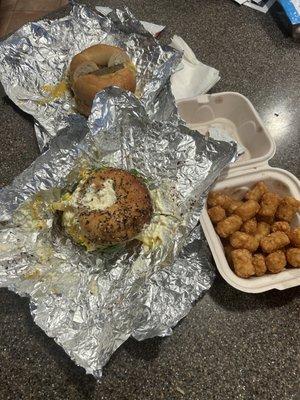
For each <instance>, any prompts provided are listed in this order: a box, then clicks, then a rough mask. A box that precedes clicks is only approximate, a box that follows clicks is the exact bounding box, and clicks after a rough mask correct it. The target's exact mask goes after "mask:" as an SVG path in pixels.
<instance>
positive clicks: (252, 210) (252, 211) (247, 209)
mask: <svg viewBox="0 0 300 400" xmlns="http://www.w3.org/2000/svg"><path fill="white" fill-rule="evenodd" d="M258 210H259V204H258V202H257V201H255V200H247V201H245V203H243V204H242V205H240V206H239V207H238V208H237V209H236V210H235V212H234V213H235V214H236V215H238V216H239V217H241V218H242V220H243V221H244V222H245V221H248V219H251V218H253V217H254V216H255V215H256V214H257V212H258Z"/></svg>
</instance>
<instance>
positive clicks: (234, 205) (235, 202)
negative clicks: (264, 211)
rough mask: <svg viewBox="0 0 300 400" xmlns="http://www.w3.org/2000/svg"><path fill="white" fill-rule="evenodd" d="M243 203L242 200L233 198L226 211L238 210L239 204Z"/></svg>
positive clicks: (229, 212)
mask: <svg viewBox="0 0 300 400" xmlns="http://www.w3.org/2000/svg"><path fill="white" fill-rule="evenodd" d="M242 204H243V202H242V201H240V200H235V199H232V201H231V203H230V204H229V205H228V207H227V210H226V211H227V212H228V214H233V213H234V212H235V210H236V209H237V208H238V207H239V206H241V205H242Z"/></svg>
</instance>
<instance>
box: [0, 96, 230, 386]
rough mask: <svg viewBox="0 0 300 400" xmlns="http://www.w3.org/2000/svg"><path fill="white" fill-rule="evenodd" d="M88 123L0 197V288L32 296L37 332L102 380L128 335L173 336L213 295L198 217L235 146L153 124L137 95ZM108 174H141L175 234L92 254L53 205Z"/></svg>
mask: <svg viewBox="0 0 300 400" xmlns="http://www.w3.org/2000/svg"><path fill="white" fill-rule="evenodd" d="M88 126H89V132H88V133H86V132H83V131H81V129H78V130H77V131H73V130H69V129H68V128H67V129H65V131H64V132H63V134H61V135H59V136H57V137H56V138H55V139H54V141H53V146H51V147H50V148H49V149H48V150H47V151H46V152H45V153H43V154H42V155H41V156H40V157H39V158H38V159H37V160H36V161H35V162H34V163H33V164H32V166H31V167H30V168H28V169H27V170H26V171H24V172H23V173H22V174H21V175H20V176H19V177H17V178H16V179H15V180H14V182H13V183H12V185H10V186H8V187H5V188H4V189H2V190H1V191H0V216H1V222H0V285H1V286H4V287H8V288H9V289H11V290H13V291H15V292H17V293H19V294H20V295H22V296H29V297H30V300H31V303H30V304H31V305H30V307H31V313H32V316H33V318H34V321H35V323H36V324H37V325H39V326H40V327H41V328H42V329H43V330H44V331H45V332H46V334H47V335H49V336H51V337H53V338H54V339H55V341H56V342H57V343H58V344H59V345H61V346H62V347H63V348H64V350H65V351H66V352H67V353H68V354H69V356H70V357H71V358H72V359H73V360H74V361H75V363H76V364H78V365H80V366H82V367H84V368H85V369H86V372H87V373H90V374H93V375H94V376H95V377H97V378H99V377H100V376H101V370H102V367H103V366H104V364H105V363H106V362H107V361H108V359H109V358H110V356H111V354H112V353H113V352H114V351H115V350H116V349H117V348H118V347H119V346H120V345H121V344H122V343H123V342H124V341H125V340H126V339H127V338H128V337H129V336H131V335H132V336H133V337H135V338H136V339H138V340H142V339H145V338H149V337H153V336H157V335H160V336H164V335H169V334H170V333H171V332H172V327H173V326H174V325H176V323H177V322H178V321H179V320H180V319H181V318H183V317H184V316H185V315H186V314H187V313H188V311H189V310H190V308H191V306H192V303H193V301H194V300H196V299H197V298H198V297H199V296H200V295H201V294H202V293H203V292H204V291H205V290H207V289H209V287H210V286H211V284H212V281H213V278H214V268H213V267H212V264H211V260H210V252H209V250H208V248H207V245H206V242H205V240H204V238H203V236H202V235H201V232H200V227H199V224H198V221H199V215H200V212H201V208H202V202H203V199H204V194H205V193H206V192H207V190H208V188H209V187H210V185H211V184H212V183H213V181H214V180H215V178H216V177H217V175H218V174H219V173H220V171H221V170H222V169H223V168H224V167H225V166H226V165H227V164H228V163H229V162H230V161H231V160H232V158H233V157H234V156H235V155H236V144H235V143H234V142H231V143H228V142H222V141H215V140H213V139H210V138H205V137H204V136H202V135H200V134H199V133H198V132H195V131H191V130H189V129H188V128H186V127H185V126H183V125H180V124H179V125H176V124H174V123H169V122H158V121H152V120H151V119H150V118H149V116H148V115H147V112H146V110H145V108H144V107H143V106H142V104H141V102H140V101H139V100H138V99H137V98H136V97H135V96H134V95H132V94H130V93H126V92H123V91H121V90H120V89H118V88H109V89H106V90H105V91H103V92H101V93H99V94H98V95H97V96H96V98H95V100H94V105H93V110H92V114H91V116H90V118H89V121H88ZM103 165H109V166H114V167H118V168H123V169H127V170H134V171H138V173H139V174H142V175H143V176H144V177H145V178H146V182H147V185H148V187H149V190H150V193H152V194H153V193H160V198H161V200H162V203H161V204H164V207H165V208H164V210H165V215H169V216H170V218H171V220H172V230H171V231H170V232H169V234H168V235H166V237H165V238H164V240H163V241H162V242H161V243H160V244H158V245H157V246H156V247H153V248H147V247H146V246H145V245H144V243H141V242H140V241H133V242H131V243H129V244H128V245H127V246H121V247H117V248H115V249H113V251H108V252H107V251H105V252H100V251H94V252H87V251H86V250H84V249H83V248H82V247H81V246H78V245H75V244H74V243H73V242H72V241H71V240H70V238H68V236H67V235H66V234H65V233H64V231H63V229H62V228H61V227H60V226H59V224H57V214H56V213H55V212H53V211H51V207H50V206H51V204H53V202H54V201H57V200H58V199H59V198H60V196H61V194H62V193H63V191H64V190H66V189H67V190H69V188H70V187H71V186H72V185H73V182H74V181H76V179H78V178H77V176H78V171H80V170H82V168H99V167H100V166H103ZM156 217H157V216H153V221H156V220H155V218H156ZM173 217H174V218H173ZM175 217H176V218H175ZM158 218H160V217H159V216H158ZM166 218H167V217H166ZM168 218H169V217H168ZM172 218H173V219H172ZM151 224H152V222H151ZM151 224H150V226H151ZM147 229H148V228H146V229H145V232H146V231H147Z"/></svg>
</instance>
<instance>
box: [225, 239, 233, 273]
mask: <svg viewBox="0 0 300 400" xmlns="http://www.w3.org/2000/svg"><path fill="white" fill-rule="evenodd" d="M233 250H235V249H234V248H233V247H232V246H231V244H230V243H227V244H225V245H224V253H225V256H226V259H227V261H228V264H229V265H230V266H231V267H232V266H233V262H232V256H231V252H232V251H233Z"/></svg>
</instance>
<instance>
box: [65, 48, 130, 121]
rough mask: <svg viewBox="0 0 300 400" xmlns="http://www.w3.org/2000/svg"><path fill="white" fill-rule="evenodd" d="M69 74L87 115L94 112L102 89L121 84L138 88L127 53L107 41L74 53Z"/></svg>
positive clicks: (80, 108)
mask: <svg viewBox="0 0 300 400" xmlns="http://www.w3.org/2000/svg"><path fill="white" fill-rule="evenodd" d="M116 67H117V68H116ZM69 76H70V82H71V87H72V90H73V92H74V95H75V101H76V106H77V109H78V111H79V112H80V113H81V114H83V115H85V116H88V115H89V114H90V112H91V107H92V104H93V100H94V97H95V95H96V93H98V92H99V91H101V90H103V89H105V88H107V87H109V86H118V87H120V88H122V89H124V90H129V91H131V92H134V91H135V87H136V73H135V69H134V67H133V65H132V64H131V62H130V59H129V57H128V55H127V53H126V52H125V51H124V50H123V49H120V48H119V47H115V46H108V45H105V44H97V45H94V46H91V47H89V48H87V49H85V50H84V51H82V52H81V53H79V54H77V55H76V56H74V57H73V59H72V61H71V64H70V69H69Z"/></svg>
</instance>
